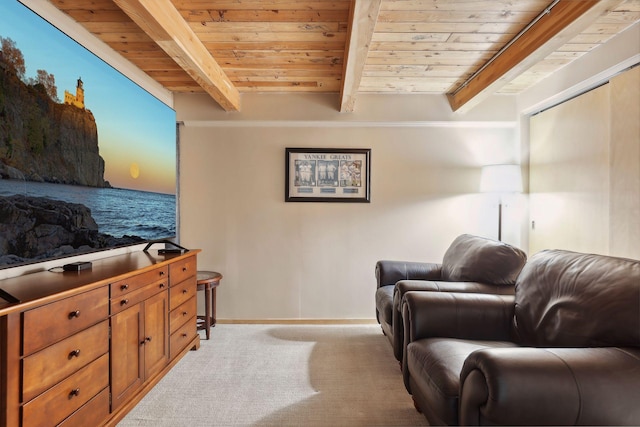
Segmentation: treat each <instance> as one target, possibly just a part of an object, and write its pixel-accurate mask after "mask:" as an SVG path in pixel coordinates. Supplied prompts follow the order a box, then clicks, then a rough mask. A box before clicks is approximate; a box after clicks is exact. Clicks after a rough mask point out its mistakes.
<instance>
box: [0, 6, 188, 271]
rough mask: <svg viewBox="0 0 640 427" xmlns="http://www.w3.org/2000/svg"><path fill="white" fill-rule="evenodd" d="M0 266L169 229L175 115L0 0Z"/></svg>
mask: <svg viewBox="0 0 640 427" xmlns="http://www.w3.org/2000/svg"><path fill="white" fill-rule="evenodd" d="M0 40H1V41H2V47H1V51H0V268H7V267H13V266H17V265H24V264H31V263H36V262H42V261H44V260H50V259H58V258H64V257H68V256H72V255H78V254H83V253H88V252H95V251H100V250H106V249H111V248H114V247H118V246H126V245H132V244H142V243H145V242H149V241H156V240H162V239H171V238H173V237H175V234H176V116H175V112H174V111H173V110H172V109H171V108H170V107H168V106H167V105H165V104H164V103H163V102H161V101H160V100H158V99H157V98H155V97H154V96H152V95H151V94H150V93H149V92H147V91H145V90H144V89H142V88H141V87H140V86H138V85H137V84H135V83H134V82H132V81H131V80H129V79H128V78H127V77H125V76H124V75H122V74H121V73H119V72H118V71H117V70H115V69H114V68H112V67H111V66H110V65H108V64H107V63H106V62H104V61H103V60H101V59H100V58H98V57H97V56H95V55H94V54H93V53H91V52H90V51H88V50H87V49H85V48H84V47H83V46H81V45H80V44H78V43H77V42H75V41H74V40H72V39H71V38H69V37H67V36H66V35H65V34H64V33H62V32H61V31H59V30H58V29H57V28H55V27H54V26H52V25H51V24H49V23H48V22H47V21H45V20H44V19H42V18H41V17H40V16H38V15H37V14H35V13H34V12H32V11H31V10H30V9H28V8H27V7H25V6H24V5H22V4H21V3H19V2H18V1H16V0H3V1H2V2H0Z"/></svg>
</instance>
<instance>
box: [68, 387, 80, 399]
mask: <svg viewBox="0 0 640 427" xmlns="http://www.w3.org/2000/svg"><path fill="white" fill-rule="evenodd" d="M79 394H80V389H79V388H74V389H73V390H71V391H70V392H69V399H71V398H72V397H74V396H78V395H79Z"/></svg>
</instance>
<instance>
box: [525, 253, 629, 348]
mask: <svg viewBox="0 0 640 427" xmlns="http://www.w3.org/2000/svg"><path fill="white" fill-rule="evenodd" d="M514 327H515V331H516V334H517V337H518V340H519V341H520V343H522V344H523V345H528V346H536V347H640V261H636V260H630V259H624V258H615V257H609V256H603V255H593V254H583V253H577V252H570V251H561V250H545V251H541V252H538V253H537V254H535V255H533V256H532V257H531V258H529V261H528V262H527V264H526V265H525V267H524V268H523V269H522V272H521V273H520V276H519V277H518V280H517V282H516V307H515V316H514Z"/></svg>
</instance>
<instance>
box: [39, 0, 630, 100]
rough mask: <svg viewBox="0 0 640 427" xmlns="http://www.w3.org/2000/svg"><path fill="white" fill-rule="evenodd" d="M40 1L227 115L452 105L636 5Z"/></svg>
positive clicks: (569, 51)
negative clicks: (309, 107)
mask: <svg viewBox="0 0 640 427" xmlns="http://www.w3.org/2000/svg"><path fill="white" fill-rule="evenodd" d="M48 1H50V2H51V3H52V4H53V5H54V6H55V7H57V8H58V9H60V10H62V11H63V12H65V13H66V14H68V15H69V16H71V17H72V18H73V19H74V20H75V21H77V22H78V23H80V24H81V25H82V26H84V27H85V28H86V29H87V30H89V31H90V32H91V33H93V34H95V35H96V36H97V37H98V38H100V39H101V40H102V41H104V42H105V43H107V44H108V45H109V46H111V47H112V48H113V49H114V50H116V51H117V52H119V53H120V54H121V55H122V56H124V57H125V58H127V59H128V60H129V61H131V62H132V63H133V64H135V65H136V66H137V67H139V68H140V69H141V70H143V71H144V72H146V73H147V74H148V75H149V76H151V77H152V78H153V79H155V80H156V81H157V82H159V83H160V84H162V85H163V86H164V87H166V88H167V89H168V90H170V91H172V92H207V93H209V94H210V95H211V96H212V97H213V98H214V99H215V100H216V101H217V102H218V103H219V104H220V105H221V107H222V108H224V109H225V110H230V111H234V110H239V109H240V94H241V93H244V92H335V93H340V110H341V111H345V112H348V111H353V109H354V107H355V104H356V101H357V95H358V94H359V93H437V94H447V95H448V97H449V101H450V104H451V107H452V109H454V110H458V109H460V108H462V107H463V106H465V105H466V106H469V105H473V103H474V102H476V103H477V102H479V101H480V100H481V99H482V98H483V97H485V96H488V95H490V94H492V93H508V94H513V93H519V92H521V91H523V90H525V89H527V88H528V87H530V86H532V85H533V84H535V83H536V82H538V81H540V80H541V79H544V78H545V77H546V76H548V75H549V74H551V73H553V72H554V71H556V70H557V69H559V68H560V67H562V66H564V65H566V64H568V63H569V62H571V61H573V60H575V59H577V58H579V57H580V56H581V55H584V54H585V53H587V52H589V51H590V50H592V49H594V48H596V47H597V46H599V45H600V44H602V43H604V42H606V41H607V40H608V39H610V38H611V37H613V36H614V35H616V34H617V33H619V32H621V31H624V30H625V29H626V28H628V27H629V26H631V25H633V24H635V23H637V22H639V21H640V0H600V1H598V0H48ZM545 11H547V13H545ZM535 21H537V22H535ZM534 22H535V25H534V24H533V23H534ZM525 29H528V30H527V31H526V32H524V33H523V34H522V35H521V37H520V35H519V33H521V32H523V30H525ZM516 36H518V37H516ZM514 38H517V40H516V41H514ZM498 52H500V55H499V56H498V57H497V59H495V60H492V57H494V55H496V54H497V53H498ZM472 76H473V79H471V80H470V81H469V82H467V83H466V84H465V82H466V81H467V79H469V78H470V77H472Z"/></svg>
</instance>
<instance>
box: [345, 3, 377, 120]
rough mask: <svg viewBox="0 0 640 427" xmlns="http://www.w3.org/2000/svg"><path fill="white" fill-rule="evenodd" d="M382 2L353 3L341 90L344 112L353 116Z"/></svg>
mask: <svg viewBox="0 0 640 427" xmlns="http://www.w3.org/2000/svg"><path fill="white" fill-rule="evenodd" d="M381 4H382V0H352V2H351V8H350V12H349V30H348V33H347V46H346V47H345V50H344V51H345V60H344V64H345V65H344V71H343V73H342V87H341V89H340V112H343V113H351V112H353V109H354V107H355V103H356V95H357V94H358V89H359V87H360V81H361V80H362V73H363V71H364V64H365V61H366V60H367V55H368V53H369V46H370V45H371V38H372V37H373V30H374V29H375V26H376V22H377V21H378V14H379V13H380V5H381Z"/></svg>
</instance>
